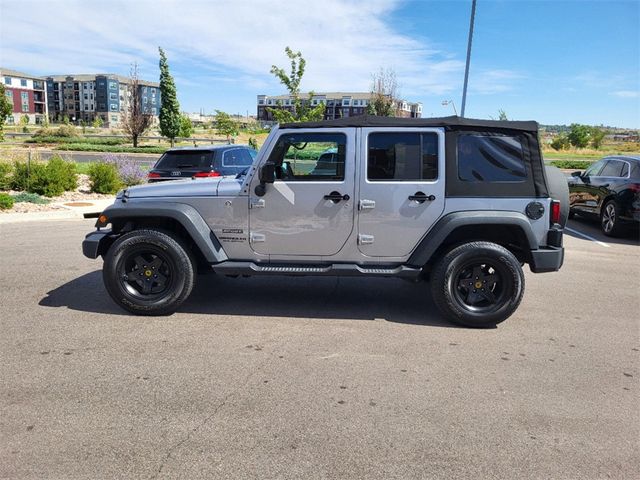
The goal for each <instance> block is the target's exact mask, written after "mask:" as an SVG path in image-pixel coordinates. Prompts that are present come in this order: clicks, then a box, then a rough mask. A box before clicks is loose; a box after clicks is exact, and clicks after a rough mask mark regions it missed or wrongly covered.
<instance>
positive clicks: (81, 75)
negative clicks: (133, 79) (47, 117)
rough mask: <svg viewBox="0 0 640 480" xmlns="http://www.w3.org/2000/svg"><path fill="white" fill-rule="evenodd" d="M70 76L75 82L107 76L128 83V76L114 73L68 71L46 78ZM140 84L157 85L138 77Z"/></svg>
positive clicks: (58, 80) (64, 80) (55, 80)
mask: <svg viewBox="0 0 640 480" xmlns="http://www.w3.org/2000/svg"><path fill="white" fill-rule="evenodd" d="M69 77H71V78H72V79H73V81H75V82H93V81H95V79H96V77H107V78H110V79H112V80H118V82H120V83H129V77H125V76H123V75H116V74H115V73H78V74H74V73H70V74H66V75H48V76H47V77H46V78H51V79H53V81H54V82H66V81H67V78H69ZM138 81H139V82H140V85H145V86H148V87H159V86H160V84H159V83H157V82H149V81H148V80H143V79H139V80H138Z"/></svg>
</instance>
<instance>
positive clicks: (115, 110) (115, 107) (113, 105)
mask: <svg viewBox="0 0 640 480" xmlns="http://www.w3.org/2000/svg"><path fill="white" fill-rule="evenodd" d="M110 107H111V111H112V112H117V111H118V105H116V104H115V103H112V104H111V105H110Z"/></svg>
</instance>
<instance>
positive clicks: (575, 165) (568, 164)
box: [551, 160, 593, 170]
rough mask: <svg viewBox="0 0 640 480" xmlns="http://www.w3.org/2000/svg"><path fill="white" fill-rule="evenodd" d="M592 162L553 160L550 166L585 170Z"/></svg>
mask: <svg viewBox="0 0 640 480" xmlns="http://www.w3.org/2000/svg"><path fill="white" fill-rule="evenodd" d="M592 163H593V162H591V161H589V160H553V161H552V162H551V165H553V166H554V167H558V168H566V169H567V170H568V169H574V170H586V169H587V167H588V166H589V165H591V164H592Z"/></svg>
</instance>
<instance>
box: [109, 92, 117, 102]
mask: <svg viewBox="0 0 640 480" xmlns="http://www.w3.org/2000/svg"><path fill="white" fill-rule="evenodd" d="M109 100H118V94H117V93H110V94H109Z"/></svg>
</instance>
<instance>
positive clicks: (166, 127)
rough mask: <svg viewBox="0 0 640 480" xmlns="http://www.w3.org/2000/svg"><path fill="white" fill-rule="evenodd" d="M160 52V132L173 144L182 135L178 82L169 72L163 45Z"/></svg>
mask: <svg viewBox="0 0 640 480" xmlns="http://www.w3.org/2000/svg"><path fill="white" fill-rule="evenodd" d="M158 50H159V52H160V101H161V107H160V133H161V134H162V135H163V136H165V137H167V138H169V139H170V140H171V146H173V144H174V141H175V138H176V137H177V136H179V135H180V128H181V124H182V122H181V120H182V116H181V115H180V104H179V103H178V98H177V97H176V84H175V82H174V81H173V77H172V76H171V74H170V73H169V64H168V63H167V56H166V55H165V53H164V50H163V49H162V48H161V47H158Z"/></svg>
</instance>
